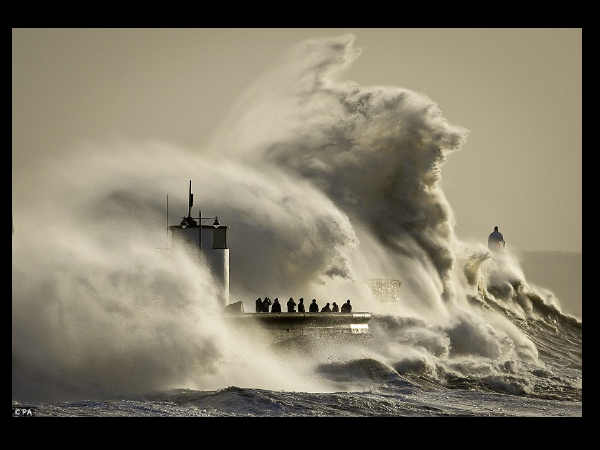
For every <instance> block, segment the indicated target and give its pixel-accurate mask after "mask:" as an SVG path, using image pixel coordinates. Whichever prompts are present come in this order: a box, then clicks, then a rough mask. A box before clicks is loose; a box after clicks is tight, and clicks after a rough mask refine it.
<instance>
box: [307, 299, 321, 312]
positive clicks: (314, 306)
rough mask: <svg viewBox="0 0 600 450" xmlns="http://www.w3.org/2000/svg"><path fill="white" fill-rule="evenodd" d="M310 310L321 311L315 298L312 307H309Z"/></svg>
mask: <svg viewBox="0 0 600 450" xmlns="http://www.w3.org/2000/svg"><path fill="white" fill-rule="evenodd" d="M308 311H309V312H319V305H317V301H316V300H315V299H314V298H313V299H312V303H311V304H310V308H308Z"/></svg>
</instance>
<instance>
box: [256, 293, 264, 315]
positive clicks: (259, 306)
mask: <svg viewBox="0 0 600 450" xmlns="http://www.w3.org/2000/svg"><path fill="white" fill-rule="evenodd" d="M262 309H263V303H262V300H261V299H260V297H258V298H257V299H256V312H262Z"/></svg>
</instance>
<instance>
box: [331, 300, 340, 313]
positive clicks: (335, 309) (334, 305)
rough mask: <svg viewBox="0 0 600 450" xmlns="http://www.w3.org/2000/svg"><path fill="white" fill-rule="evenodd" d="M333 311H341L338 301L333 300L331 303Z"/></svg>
mask: <svg viewBox="0 0 600 450" xmlns="http://www.w3.org/2000/svg"><path fill="white" fill-rule="evenodd" d="M331 312H340V308H339V306H338V305H337V303H336V302H333V305H331Z"/></svg>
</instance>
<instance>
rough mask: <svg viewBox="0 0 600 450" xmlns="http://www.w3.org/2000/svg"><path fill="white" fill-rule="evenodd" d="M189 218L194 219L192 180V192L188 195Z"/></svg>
mask: <svg viewBox="0 0 600 450" xmlns="http://www.w3.org/2000/svg"><path fill="white" fill-rule="evenodd" d="M188 200H189V202H188V217H192V205H193V204H194V194H192V180H190V191H189V193H188Z"/></svg>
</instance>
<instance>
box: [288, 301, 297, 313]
mask: <svg viewBox="0 0 600 450" xmlns="http://www.w3.org/2000/svg"><path fill="white" fill-rule="evenodd" d="M287 307H288V312H296V302H295V301H294V299H293V298H292V297H290V299H289V300H288V302H287Z"/></svg>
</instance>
